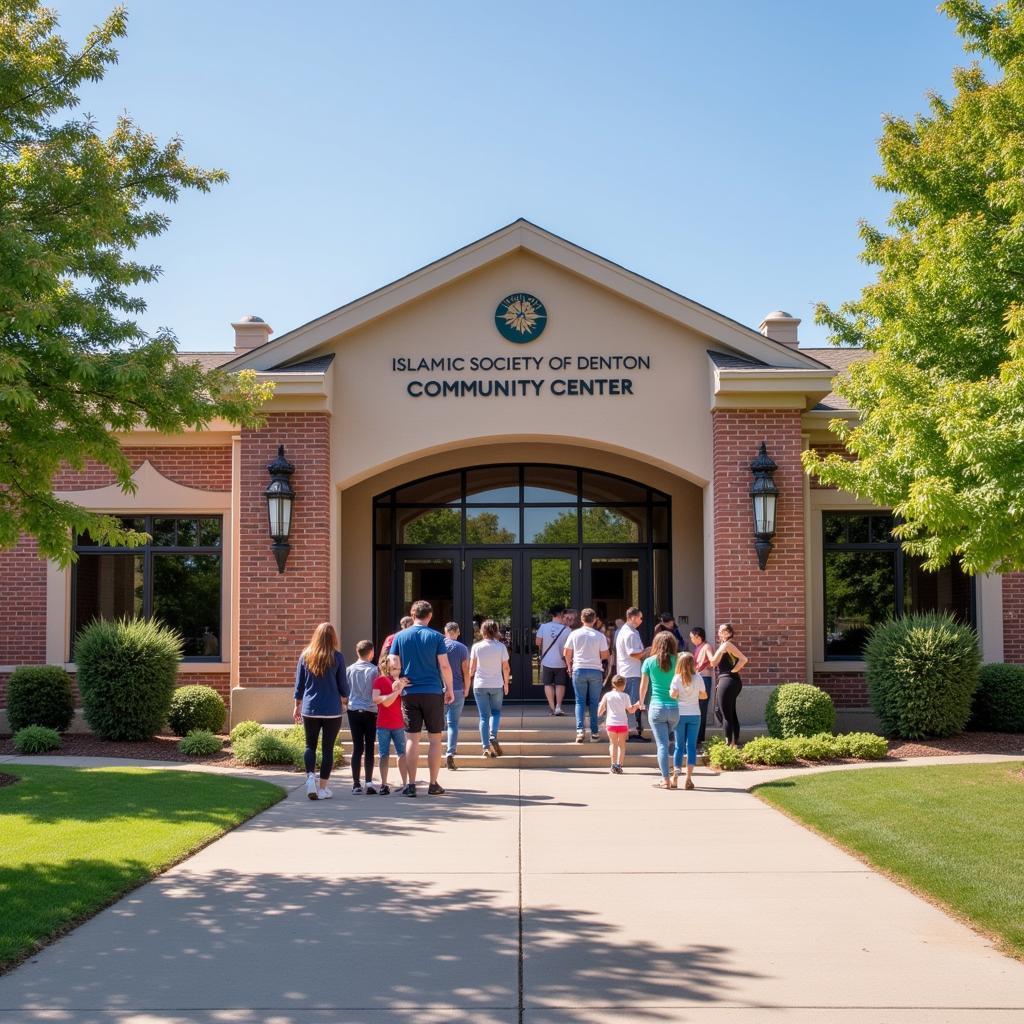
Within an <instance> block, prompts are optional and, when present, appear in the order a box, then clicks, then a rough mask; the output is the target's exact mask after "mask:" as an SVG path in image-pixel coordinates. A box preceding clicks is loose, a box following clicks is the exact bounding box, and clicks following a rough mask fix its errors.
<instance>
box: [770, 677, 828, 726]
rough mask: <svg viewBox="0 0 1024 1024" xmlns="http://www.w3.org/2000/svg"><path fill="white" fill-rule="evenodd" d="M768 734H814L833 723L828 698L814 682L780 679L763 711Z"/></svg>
mask: <svg viewBox="0 0 1024 1024" xmlns="http://www.w3.org/2000/svg"><path fill="white" fill-rule="evenodd" d="M764 721H765V725H767V726H768V735H769V736H773V737H776V738H778V739H787V738H788V737H790V736H815V735H817V734H818V733H822V732H828V733H830V732H832V731H833V730H834V729H835V727H836V709H835V705H834V704H833V703H832V698H831V697H830V696H829V695H828V694H827V693H826V692H825V691H824V690H822V689H820V688H819V687H817V686H810V685H809V684H807V683H783V684H782V685H781V686H777V687H775V690H774V692H773V693H772V695H771V696H770V697H769V698H768V704H767V706H766V707H765V712H764Z"/></svg>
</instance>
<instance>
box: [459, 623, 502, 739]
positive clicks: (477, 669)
mask: <svg viewBox="0 0 1024 1024" xmlns="http://www.w3.org/2000/svg"><path fill="white" fill-rule="evenodd" d="M480 635H481V636H482V637H483V639H482V640H478V641H477V642H476V643H475V644H473V647H472V650H470V652H469V674H470V676H471V677H472V679H473V696H474V697H475V698H476V708H477V711H479V712H480V744H481V746H482V747H483V750H484V757H501V744H500V743H498V727H499V726H500V725H501V704H502V700H503V699H504V697H505V694H507V693H508V680H509V666H508V648H507V647H506V646H505V645H504V644H503V643H502V642H501V641H500V640H499V639H498V624H497V622H495V621H494V619H487V620H486V621H485V622H484V623H482V624H481V626H480Z"/></svg>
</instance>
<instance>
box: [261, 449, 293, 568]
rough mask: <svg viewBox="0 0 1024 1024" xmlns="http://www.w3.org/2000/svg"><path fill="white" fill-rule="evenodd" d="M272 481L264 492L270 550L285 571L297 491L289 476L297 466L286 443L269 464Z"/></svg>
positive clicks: (290, 547) (278, 565)
mask: <svg viewBox="0 0 1024 1024" xmlns="http://www.w3.org/2000/svg"><path fill="white" fill-rule="evenodd" d="M267 472H268V473H269V474H270V483H269V484H268V485H267V489H266V490H265V491H264V492H263V493H264V494H265V495H266V498H267V516H268V518H269V520H270V536H271V539H272V540H273V541H274V543H273V544H271V546H270V550H271V551H273V552H274V558H275V559H276V561H277V571H278V572H284V564H285V562H287V561H288V554H289V552H290V551H291V549H292V546H291V545H290V544H289V543H288V536H289V534H290V533H291V532H292V503H293V502H294V501H295V491H294V490H293V489H292V485H291V481H290V480H289V477H290V476H291V475H292V473H294V472H295V467H294V466H293V465H292V464H291V463H290V462H289V461H288V460H287V459H286V458H285V457H284V445H283V444H282V445H278V448H277V458H276V459H274V461H273V462H271V463H270V465H268V466H267Z"/></svg>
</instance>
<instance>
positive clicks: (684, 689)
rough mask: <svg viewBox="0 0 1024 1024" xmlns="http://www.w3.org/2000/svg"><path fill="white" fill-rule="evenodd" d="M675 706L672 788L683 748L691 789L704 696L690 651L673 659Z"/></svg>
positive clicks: (677, 776)
mask: <svg viewBox="0 0 1024 1024" xmlns="http://www.w3.org/2000/svg"><path fill="white" fill-rule="evenodd" d="M669 692H670V693H671V695H672V696H673V697H674V698H675V699H676V701H677V702H678V706H679V721H678V722H677V724H676V751H675V755H674V756H673V766H672V778H671V780H670V781H671V784H672V788H673V789H675V788H676V786H677V785H678V779H679V770H680V768H682V766H683V750H685V751H686V785H685V786H684V787H683V788H684V789H693V788H694V785H693V769H694V766H695V765H696V764H697V737H698V735H699V734H700V726H701V717H700V707H701V701H706V700H707V699H708V694H707V690H705V688H704V680H703V679H702V678H701V677H700V676H699V675H697V666H696V664H695V662H694V660H693V655H692V654H687V653H686V652H685V651H684V652H683V653H682V654H680V655H679V657H678V658H677V659H676V671H675V675H674V676H673V677H672V688H671V690H670V691H669Z"/></svg>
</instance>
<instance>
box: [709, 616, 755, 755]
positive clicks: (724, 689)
mask: <svg viewBox="0 0 1024 1024" xmlns="http://www.w3.org/2000/svg"><path fill="white" fill-rule="evenodd" d="M735 635H736V634H735V631H734V630H733V628H732V623H729V622H723V623H722V624H721V625H720V626H719V627H718V640H719V643H718V650H717V651H715V653H714V654H712V655H711V657H710V658H709V659H708V660H709V661H710V663H711V664H712V665H715V666H717V667H718V686H716V687H715V699H716V709H715V710H716V712H717V715H718V716H719V717H720V720H721V721H722V724H723V726H724V727H725V742H726V743H728V744H729V746H730V747H738V746H739V745H740V718H739V715H738V714H737V713H736V698H737V697H738V696H739V695H740V690H742V689H743V680H742V679H740V670H741V669H743V668H744V667H745V666H746V664H747V662H748V661H749V660H750V659H749V658H747V656H746V655H745V654H744V653H743V652H742V651H741V650H740V649H739V648H738V647H737V646H736V644H735V643H733V637H734V636H735Z"/></svg>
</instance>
